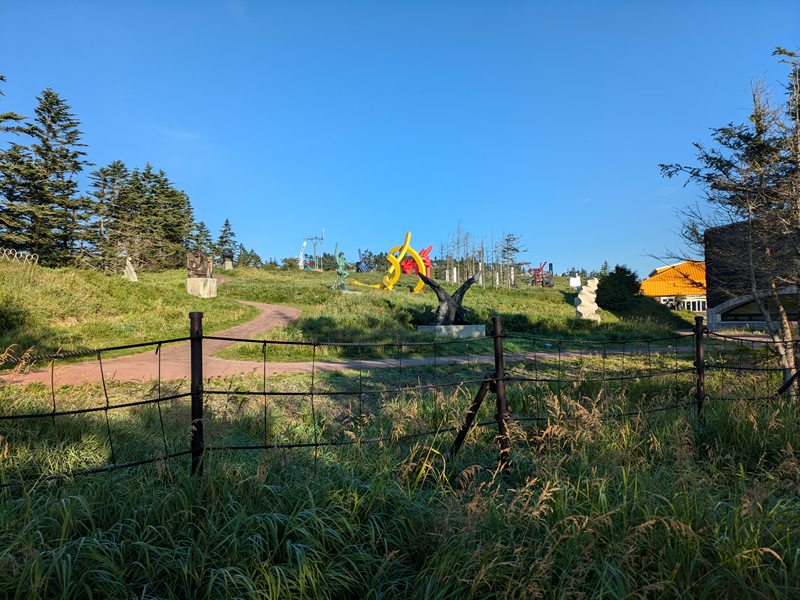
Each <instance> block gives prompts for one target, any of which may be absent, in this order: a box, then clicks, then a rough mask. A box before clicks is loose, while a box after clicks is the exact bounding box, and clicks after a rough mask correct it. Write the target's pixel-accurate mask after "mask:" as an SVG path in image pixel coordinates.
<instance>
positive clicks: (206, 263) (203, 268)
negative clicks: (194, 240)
mask: <svg viewBox="0 0 800 600" xmlns="http://www.w3.org/2000/svg"><path fill="white" fill-rule="evenodd" d="M186 268H187V269H188V270H189V275H188V276H189V278H190V279H199V278H208V277H211V273H212V272H213V271H214V260H213V259H212V258H211V257H210V256H209V255H208V254H206V253H205V252H200V251H197V252H187V253H186Z"/></svg>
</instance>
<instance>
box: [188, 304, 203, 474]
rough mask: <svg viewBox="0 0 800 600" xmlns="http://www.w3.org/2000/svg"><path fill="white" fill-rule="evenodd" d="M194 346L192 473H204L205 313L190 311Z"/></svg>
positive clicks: (192, 345) (191, 334)
mask: <svg viewBox="0 0 800 600" xmlns="http://www.w3.org/2000/svg"><path fill="white" fill-rule="evenodd" d="M189 323H190V328H189V337H190V338H191V341H190V344H191V348H192V430H191V431H192V475H195V474H199V475H202V474H203V313H201V312H190V313H189Z"/></svg>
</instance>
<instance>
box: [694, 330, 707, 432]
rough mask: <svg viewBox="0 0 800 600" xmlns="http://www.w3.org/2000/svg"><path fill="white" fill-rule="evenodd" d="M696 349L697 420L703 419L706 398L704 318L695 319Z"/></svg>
mask: <svg viewBox="0 0 800 600" xmlns="http://www.w3.org/2000/svg"><path fill="white" fill-rule="evenodd" d="M694 347H695V353H694V355H695V363H694V366H695V368H696V369H697V395H696V398H697V418H698V419H702V418H703V401H704V400H705V397H706V369H705V367H706V360H705V356H704V355H703V317H695V318H694Z"/></svg>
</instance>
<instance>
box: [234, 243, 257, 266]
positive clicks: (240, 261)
mask: <svg viewBox="0 0 800 600" xmlns="http://www.w3.org/2000/svg"><path fill="white" fill-rule="evenodd" d="M263 264H264V263H263V261H262V260H261V257H260V256H259V255H258V254H256V251H255V250H247V249H246V248H245V247H244V244H239V249H238V252H237V257H236V266H237V267H260V266H262V265H263Z"/></svg>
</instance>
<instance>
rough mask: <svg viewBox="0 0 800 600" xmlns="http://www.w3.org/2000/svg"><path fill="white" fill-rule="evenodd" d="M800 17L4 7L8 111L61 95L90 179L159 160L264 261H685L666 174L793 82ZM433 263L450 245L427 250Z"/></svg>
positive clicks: (543, 10) (29, 3)
mask: <svg viewBox="0 0 800 600" xmlns="http://www.w3.org/2000/svg"><path fill="white" fill-rule="evenodd" d="M776 45H780V46H784V47H788V48H791V49H794V48H796V47H797V46H799V45H800V2H796V1H784V2H770V1H761V2H758V3H754V2H752V1H751V2H730V1H726V2H703V1H693V2H680V1H677V2H676V1H671V2H645V1H635V2H611V1H605V2H515V1H494V2H489V1H486V2H477V1H469V0H463V1H459V2H442V1H436V0H428V1H425V2H422V1H413V0H412V1H403V2H400V1H346V0H342V1H338V2H332V1H331V2H310V1H303V0H294V1H287V2H271V1H261V2H246V1H239V0H228V1H214V2H211V1H209V2H203V1H192V2H171V1H168V0H162V1H161V2H148V1H143V0H137V1H136V2H132V1H131V2H102V1H96V2H89V1H67V0H62V1H58V2H55V1H54V2H43V1H36V0H25V1H16V0H3V2H2V3H0V73H2V74H4V75H6V77H7V79H8V81H7V82H6V84H5V85H4V87H3V92H4V93H5V97H4V98H2V100H1V101H0V111H16V112H19V113H22V114H26V115H32V114H33V110H34V107H35V104H36V101H35V96H36V95H38V94H39V93H40V92H41V90H42V89H44V88H46V87H50V88H52V89H53V90H55V91H56V92H58V93H59V94H60V95H61V96H62V97H63V98H66V99H67V100H68V101H69V103H70V104H71V105H72V107H73V110H74V112H75V113H76V114H77V116H78V117H79V118H80V120H81V121H82V130H83V131H84V133H85V137H84V142H85V143H86V144H88V153H89V159H90V160H91V161H92V162H94V163H96V164H97V165H98V166H100V165H105V164H108V163H109V162H111V161H113V160H122V161H124V162H125V163H126V164H127V165H128V166H129V167H134V166H140V167H142V166H144V164H145V163H146V162H149V163H150V164H152V165H153V166H154V167H156V168H160V169H164V171H166V173H167V175H168V176H169V177H170V179H172V181H173V182H175V184H176V185H177V187H179V188H180V189H183V190H185V191H186V192H187V193H188V194H189V196H190V198H191V201H192V204H193V206H194V208H195V213H196V218H197V219H198V220H203V221H205V222H206V224H207V225H208V226H209V228H210V229H211V231H212V234H214V235H216V234H217V233H218V231H219V229H220V228H221V226H222V223H223V222H224V220H225V219H226V218H228V219H230V221H231V224H232V226H233V229H234V231H235V233H236V234H237V237H238V240H239V241H240V242H242V243H244V245H245V246H247V247H248V248H253V249H255V250H256V251H257V252H258V253H259V254H260V255H261V256H262V257H264V258H266V257H271V256H276V257H278V258H282V257H285V256H290V255H294V254H296V253H297V252H298V250H299V249H300V245H301V243H302V240H303V239H304V238H305V237H307V236H309V235H319V234H320V233H321V230H322V228H323V227H324V228H325V242H324V243H323V245H322V247H321V249H322V250H327V251H328V252H332V251H333V247H334V244H335V243H336V242H338V243H339V247H340V249H343V250H344V251H345V253H346V255H347V258H348V259H349V260H354V259H357V249H358V248H361V249H364V248H370V249H371V250H373V251H375V252H377V251H380V250H388V248H390V247H392V246H395V245H398V244H400V243H401V242H402V239H403V236H404V235H405V232H406V231H411V232H412V245H413V246H414V247H416V248H418V249H421V248H423V247H427V246H428V245H430V244H436V245H437V246H436V247H437V248H438V243H439V242H441V241H445V240H446V238H447V236H448V233H449V232H450V231H452V230H454V229H455V228H456V226H457V224H458V221H459V220H461V221H462V222H463V226H464V228H465V229H466V230H467V231H470V232H471V233H473V234H475V235H478V236H481V235H485V236H487V237H489V236H490V235H491V234H492V232H494V234H495V235H496V236H499V235H500V234H501V232H502V231H505V232H506V233H514V234H517V235H519V236H520V237H521V238H522V241H523V243H524V244H525V245H526V246H527V247H528V249H529V250H528V252H527V253H526V254H524V255H523V258H525V259H526V260H528V261H530V262H536V263H538V262H541V261H545V260H546V261H550V262H553V263H554V265H555V270H556V271H558V272H561V271H565V270H567V269H568V268H569V267H572V266H576V267H585V268H587V269H593V268H598V267H599V266H600V265H601V264H602V262H603V261H604V260H607V261H609V263H611V264H612V265H613V264H615V263H626V264H628V265H629V266H631V267H633V268H635V269H636V270H637V271H638V272H639V274H640V275H641V276H646V275H647V273H648V272H649V271H650V270H651V269H652V268H654V267H655V266H657V265H658V264H659V263H658V261H656V260H654V259H652V258H650V257H648V256H647V254H656V255H658V254H664V248H665V247H671V248H676V247H678V246H679V240H678V238H677V236H676V234H675V232H676V231H677V230H678V228H679V222H678V220H677V219H676V217H675V214H674V213H675V209H676V208H680V207H683V206H685V205H687V204H690V203H693V202H694V201H695V200H696V198H697V190H696V189H694V188H691V187H688V188H683V186H682V183H683V182H682V181H677V180H665V179H662V178H661V175H660V172H659V168H658V164H659V163H668V162H683V163H691V162H692V160H693V157H694V152H693V150H694V149H693V147H692V142H695V141H707V140H708V133H709V128H710V127H715V126H721V125H724V124H726V123H728V122H731V121H737V122H740V121H743V120H745V119H746V118H747V115H748V113H747V107H748V90H749V85H750V81H751V79H753V78H759V77H766V78H767V79H768V80H770V81H778V82H781V83H782V82H783V81H784V80H785V75H786V69H785V67H783V66H782V65H778V64H777V61H776V60H775V58H774V57H772V56H771V53H772V50H773V48H774V47H775V46H776ZM434 253H436V252H434Z"/></svg>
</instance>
